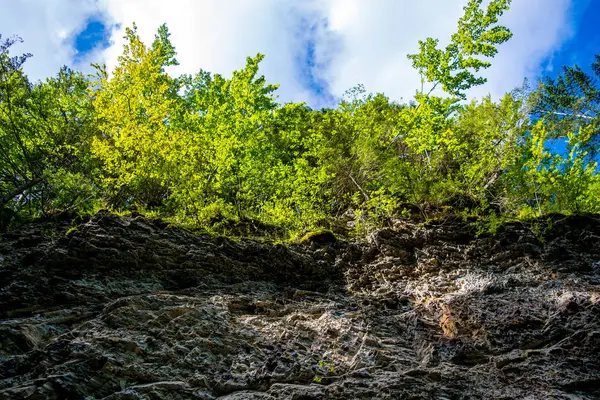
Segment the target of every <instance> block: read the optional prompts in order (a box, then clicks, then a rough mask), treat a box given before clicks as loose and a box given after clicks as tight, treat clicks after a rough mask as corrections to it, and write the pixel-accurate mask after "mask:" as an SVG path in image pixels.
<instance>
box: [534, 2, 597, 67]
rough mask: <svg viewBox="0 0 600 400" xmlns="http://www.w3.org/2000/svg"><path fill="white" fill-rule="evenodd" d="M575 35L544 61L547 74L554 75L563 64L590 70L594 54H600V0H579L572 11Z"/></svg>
mask: <svg viewBox="0 0 600 400" xmlns="http://www.w3.org/2000/svg"><path fill="white" fill-rule="evenodd" d="M571 13H572V15H573V30H574V35H573V37H572V38H571V39H569V40H568V41H567V42H566V43H565V44H563V45H562V46H561V47H559V48H557V49H556V50H555V52H554V54H552V55H551V56H549V57H547V59H546V60H545V61H544V64H545V65H546V68H547V69H548V67H550V70H546V71H544V72H545V73H546V74H548V75H550V76H552V77H554V76H556V74H557V73H560V71H561V69H562V66H563V65H574V64H577V65H579V66H580V67H581V68H582V69H584V70H586V71H588V72H589V71H590V65H591V64H592V63H593V62H594V55H596V54H600V1H598V0H578V1H577V2H575V7H574V8H573V9H572V11H571Z"/></svg>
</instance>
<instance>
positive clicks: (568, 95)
mask: <svg viewBox="0 0 600 400" xmlns="http://www.w3.org/2000/svg"><path fill="white" fill-rule="evenodd" d="M482 3H483V1H482V0H470V1H469V2H468V3H467V5H466V7H465V8H464V15H463V17H462V18H461V19H460V20H459V22H458V29H457V32H456V33H455V34H454V35H452V37H451V40H450V43H449V44H448V45H447V46H446V47H445V48H444V49H441V48H438V44H439V42H438V40H437V39H433V38H428V39H426V40H425V41H422V42H420V52H419V53H417V54H413V55H410V56H409V58H410V59H411V60H412V62H413V66H414V67H415V68H416V69H417V71H419V72H420V73H421V75H422V79H423V82H430V83H432V84H433V88H432V89H431V90H430V91H429V93H425V92H424V91H423V89H421V91H420V92H417V93H416V95H415V98H414V101H411V102H409V103H408V104H404V103H397V102H394V101H390V99H388V98H387V97H386V96H385V95H384V94H368V93H366V92H365V90H364V87H362V86H360V85H359V86H356V87H354V88H352V89H350V90H349V91H348V92H347V93H346V97H345V98H344V99H343V100H342V101H341V102H340V104H339V106H338V107H336V108H334V109H323V110H318V111H317V110H311V109H310V108H309V107H307V106H306V105H305V104H296V103H289V104H283V105H282V104H278V103H277V101H276V90H277V85H273V84H270V83H268V82H267V81H266V79H265V78H264V77H263V76H261V75H260V73H259V71H260V63H261V61H262V60H263V58H264V56H263V55H261V54H257V55H256V56H255V57H248V58H247V59H246V64H245V66H244V67H243V68H242V69H240V70H238V71H235V72H233V74H232V75H231V76H229V77H224V76H221V75H219V74H211V73H209V72H207V71H203V70H200V71H199V72H198V73H196V74H194V75H183V76H179V77H174V76H172V75H171V74H169V73H168V70H169V67H171V66H175V65H178V61H177V59H176V50H175V47H174V46H173V44H172V43H171V41H170V34H169V31H168V29H167V27H166V26H165V25H163V26H161V27H159V29H158V32H157V34H156V36H155V38H154V41H153V42H152V43H151V44H150V45H149V46H147V45H146V44H144V43H143V42H142V41H141V40H140V37H139V36H138V34H137V31H136V27H135V25H133V27H132V28H131V29H127V30H126V36H125V39H126V42H125V46H124V48H123V53H122V55H121V56H120V57H119V59H118V63H117V65H116V67H115V69H114V70H113V71H112V72H110V73H109V71H108V70H107V68H106V66H104V65H95V68H96V72H97V73H96V76H95V77H93V79H90V80H88V79H86V78H85V77H84V76H83V75H82V74H80V73H77V72H74V71H71V70H69V69H68V68H63V69H61V70H60V71H59V73H58V74H57V76H56V77H54V78H51V79H48V80H46V81H45V82H37V83H31V82H29V80H28V79H27V76H26V75H25V74H24V72H23V70H22V65H23V63H24V62H25V61H26V60H27V58H29V55H27V54H26V55H23V56H18V57H11V56H9V53H8V50H9V48H10V46H11V45H12V44H13V43H15V42H16V41H17V39H9V40H8V41H4V42H3V44H2V45H0V208H1V211H2V219H1V220H0V225H1V226H0V227H1V228H2V229H5V228H6V227H9V226H10V225H11V224H13V223H14V221H18V220H21V219H25V218H29V217H35V216H38V215H45V214H49V213H54V212H76V213H80V214H85V213H93V212H95V211H97V210H99V209H105V208H109V209H111V210H113V211H114V212H118V213H121V214H127V213H128V210H129V209H133V208H131V207H132V206H135V207H137V210H139V211H140V212H141V213H143V214H145V215H149V216H152V217H156V218H161V219H164V220H166V221H168V222H169V223H172V224H178V225H181V226H185V227H188V228H190V229H193V230H198V229H202V230H203V231H209V232H218V233H226V234H230V235H235V236H244V235H263V234H264V235H271V236H277V237H278V238H279V239H282V240H283V239H291V238H298V237H300V236H301V233H305V232H309V233H308V234H306V235H305V236H304V238H302V239H300V242H303V241H310V240H313V239H314V238H316V237H318V236H319V235H323V234H331V236H333V234H332V233H331V231H328V230H326V229H324V228H323V227H335V230H336V232H338V230H339V229H342V228H343V226H342V224H341V222H344V223H346V224H347V225H346V228H347V229H348V230H350V231H352V232H354V233H355V234H364V233H367V232H369V231H370V230H371V229H373V228H376V227H381V226H385V225H390V224H392V222H393V219H394V218H398V217H403V218H415V217H416V218H420V219H429V218H432V217H436V216H444V215H447V214H449V213H453V214H457V215H462V216H465V217H466V216H469V217H471V216H478V217H480V219H479V221H480V225H479V227H480V228H481V229H480V233H482V232H483V230H484V229H485V230H486V231H488V232H489V231H492V232H493V231H494V230H496V229H497V228H498V227H499V226H500V225H501V224H502V223H503V222H505V221H510V220H515V219H526V218H532V217H539V216H541V215H544V214H548V213H554V212H561V213H581V212H600V200H599V199H598V196H597V195H596V194H597V193H598V191H599V190H600V180H599V178H598V168H597V165H596V162H595V158H594V157H595V156H596V155H597V140H598V136H599V135H598V126H599V125H598V104H599V103H600V97H599V95H598V93H599V90H598V88H597V83H596V81H595V80H594V79H593V77H591V76H589V75H586V74H585V73H583V72H582V71H581V70H580V69H578V68H577V67H566V68H565V70H564V72H563V74H562V75H561V76H559V77H558V78H557V79H556V80H551V79H546V80H544V81H543V82H542V83H540V85H539V87H538V88H537V89H536V90H535V91H534V92H532V93H526V92H525V91H515V92H513V93H510V94H507V95H506V96H504V97H503V98H502V99H500V100H499V101H493V100H492V99H491V97H489V96H488V97H484V98H483V99H481V100H478V101H477V100H473V101H471V102H468V103H465V102H461V99H465V91H466V90H468V89H469V88H471V87H473V86H476V85H480V84H482V83H483V82H485V79H484V78H483V77H481V76H479V75H478V72H479V71H481V70H482V69H485V68H488V67H489V66H490V60H491V58H492V57H494V56H495V55H496V53H497V51H498V49H497V46H499V45H500V44H502V43H504V42H506V41H507V40H508V39H509V38H510V37H511V33H510V31H509V30H508V29H507V28H505V27H503V26H501V25H498V20H499V17H500V16H501V15H502V14H503V13H504V12H505V11H506V10H507V9H508V7H509V5H510V1H509V0H492V1H490V2H489V3H488V5H487V7H486V8H485V9H484V8H482ZM592 69H593V71H594V73H595V74H596V75H598V74H599V73H600V58H599V59H598V61H597V62H596V64H594V65H593V68H592ZM438 85H441V87H442V88H443V89H444V91H445V92H446V93H447V94H449V95H450V97H440V96H436V95H433V94H432V93H433V90H434V89H435V87H436V86H438ZM557 138H563V139H565V140H566V142H567V148H568V154H555V153H552V152H551V151H549V149H548V143H549V141H551V140H555V139H557ZM340 221H341V222H340ZM352 232H350V233H352ZM69 233H70V232H69Z"/></svg>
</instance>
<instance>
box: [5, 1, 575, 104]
mask: <svg viewBox="0 0 600 400" xmlns="http://www.w3.org/2000/svg"><path fill="white" fill-rule="evenodd" d="M572 1H573V0H514V1H513V6H512V9H511V10H510V11H509V12H508V13H507V14H506V15H505V16H504V17H503V19H502V22H503V23H505V24H506V25H508V26H509V27H510V28H511V29H512V31H513V32H514V34H515V36H514V38H513V40H511V41H510V42H509V43H506V44H505V45H503V46H501V48H500V54H499V55H498V56H497V57H496V58H495V59H494V60H493V67H492V68H490V69H489V70H488V71H486V72H485V75H486V76H488V77H489V80H490V81H489V83H488V84H486V85H485V86H484V87H481V88H477V89H475V90H473V91H472V92H471V93H470V94H471V95H474V96H475V95H476V96H479V95H481V94H484V93H487V92H491V93H492V94H493V95H494V96H495V97H498V96H499V95H501V94H502V93H504V92H506V91H508V90H510V89H512V88H513V87H515V86H518V85H520V84H521V83H522V80H523V78H524V77H526V76H528V77H535V76H536V75H537V74H538V73H539V72H540V71H542V68H543V66H542V65H540V64H541V63H542V62H543V60H544V59H546V58H547V57H548V56H551V54H552V52H553V51H554V50H555V49H556V48H558V47H559V46H560V45H561V43H564V42H565V41H566V40H567V39H568V38H569V37H570V35H571V34H572V32H571V30H570V29H571V26H572V22H571V20H570V15H571V14H570V7H571V3H572ZM464 3H465V1H462V0H418V1H416V0H304V1H301V2H299V1H296V0H171V1H164V0H14V1H11V2H10V5H6V6H4V9H3V12H2V13H0V26H1V27H2V28H1V29H2V31H1V32H0V33H2V34H3V35H10V34H15V33H18V34H20V35H21V36H22V37H23V38H24V39H25V41H26V43H25V44H24V45H21V46H20V47H19V48H18V49H15V50H16V51H30V52H32V53H34V55H35V57H34V59H32V60H30V61H29V62H28V64H29V65H27V72H28V73H29V74H30V76H32V77H33V78H41V77H44V76H48V75H53V74H54V73H55V72H56V71H57V70H58V68H59V67H60V66H61V65H62V64H65V63H66V64H72V59H73V57H74V55H75V50H74V49H73V35H74V34H76V33H77V32H79V31H81V29H82V28H83V26H84V25H85V22H86V20H87V18H89V17H90V16H91V15H94V14H96V15H97V14H98V13H100V14H102V15H104V17H105V18H106V20H107V22H109V23H118V24H120V25H121V28H120V29H115V30H114V31H113V33H112V38H111V39H112V40H113V41H114V44H113V45H112V46H111V47H110V48H109V49H107V50H106V51H104V52H102V53H99V52H96V53H93V54H92V55H90V56H88V58H87V59H86V60H85V61H86V62H87V61H90V60H95V61H97V60H99V59H101V58H103V59H104V60H105V61H106V62H107V64H108V65H109V66H111V65H114V63H115V61H116V58H117V57H118V55H119V54H120V53H121V49H122V43H123V42H122V36H123V29H124V28H125V27H127V26H131V24H132V22H133V21H135V22H136V23H137V25H138V31H139V33H140V35H141V37H142V39H143V40H144V41H146V42H150V41H151V40H152V39H153V37H154V34H155V32H156V29H157V28H158V26H159V25H160V24H162V23H164V22H166V23H167V25H168V26H169V30H170V31H171V33H172V37H171V38H172V40H173V43H174V44H175V46H176V48H177V51H178V59H179V61H180V63H181V65H180V66H179V67H177V68H176V69H175V70H174V72H175V73H194V72H196V71H198V70H199V69H200V68H202V69H204V70H207V71H211V72H218V73H221V74H223V75H229V74H230V73H231V71H233V70H235V69H239V68H242V67H243V66H244V63H245V57H246V56H253V55H255V54H256V53H258V52H261V53H266V55H267V57H266V59H265V61H263V63H262V66H261V68H262V70H261V72H262V73H263V74H265V75H266V77H267V79H268V80H269V81H270V82H273V83H280V84H281V88H280V90H279V96H280V99H281V100H282V101H303V100H304V101H308V102H309V104H311V105H317V106H320V105H323V102H324V101H326V100H324V99H323V98H322V97H319V95H317V94H316V93H314V91H313V90H311V88H310V87H307V82H306V79H307V78H306V77H307V76H310V75H312V76H313V77H315V78H316V79H321V80H324V81H325V82H327V83H328V85H329V89H330V90H331V92H332V94H333V95H335V96H340V95H341V94H342V93H343V92H344V91H345V90H346V89H349V88H350V87H352V86H354V85H356V84H358V83H364V84H365V86H366V89H367V90H368V91H372V92H384V93H386V94H387V95H388V96H390V97H391V98H393V99H400V98H401V97H403V98H404V99H405V100H408V99H409V98H410V97H412V95H413V94H414V92H415V90H416V89H417V88H418V87H419V86H420V84H419V77H418V76H417V74H416V72H415V71H414V70H413V69H412V68H411V66H410V62H409V60H407V58H406V54H408V53H412V52H415V51H416V50H417V48H418V44H417V41H418V40H419V39H424V38H425V37H428V36H432V37H439V38H440V39H442V42H443V41H444V39H447V38H448V37H449V36H450V34H451V33H452V32H453V31H454V29H455V27H456V21H457V20H458V18H459V16H460V15H461V13H462V6H463V4H464ZM549 3H551V5H550V4H549ZM7 11H8V12H7ZM323 21H326V23H324V22H323ZM307 40H311V41H313V44H314V49H313V50H314V54H313V60H312V62H313V65H312V66H310V67H307V66H303V65H298V57H299V56H301V55H302V54H305V53H306V51H305V49H303V46H305V44H306V42H307ZM301 68H305V69H306V68H308V69H309V70H310V71H309V72H310V73H308V74H307V72H306V71H304V73H303V71H301ZM88 70H89V69H88Z"/></svg>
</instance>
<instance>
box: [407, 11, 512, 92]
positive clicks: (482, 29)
mask: <svg viewBox="0 0 600 400" xmlns="http://www.w3.org/2000/svg"><path fill="white" fill-rule="evenodd" d="M482 2H483V0H469V3H468V4H467V5H466V6H465V7H464V15H463V16H462V18H461V19H460V20H459V21H458V30H457V32H456V33H454V34H453V35H452V38H451V41H450V44H448V46H446V48H445V49H444V50H442V49H439V48H438V44H439V40H438V39H433V38H427V39H425V40H424V41H419V50H420V51H419V53H418V54H411V55H409V56H408V58H409V59H411V60H412V63H413V67H414V68H415V69H416V70H417V71H419V73H420V74H421V78H422V80H423V81H424V82H433V83H434V84H435V85H436V86H437V85H438V84H441V85H442V88H443V89H444V91H445V92H447V93H449V94H451V95H453V96H457V97H460V98H462V99H464V98H465V95H464V91H465V90H467V89H469V88H470V87H473V86H477V85H481V84H483V83H485V82H486V79H485V78H483V77H478V76H475V74H474V73H473V72H472V71H474V72H479V70H480V69H482V68H483V69H485V68H489V67H490V65H491V63H490V62H489V61H486V60H485V59H482V58H480V57H486V58H491V57H494V56H495V55H496V54H497V53H498V49H497V48H496V46H497V45H499V44H502V43H504V42H506V41H508V40H509V39H510V38H511V37H512V33H511V32H510V31H509V30H508V29H507V28H506V27H504V26H501V25H496V24H497V22H498V18H499V17H500V16H501V15H502V14H503V13H504V12H505V11H506V10H508V8H509V6H510V3H511V0H492V1H491V2H490V3H489V4H488V7H487V9H486V10H485V11H484V10H482V9H481V3H482Z"/></svg>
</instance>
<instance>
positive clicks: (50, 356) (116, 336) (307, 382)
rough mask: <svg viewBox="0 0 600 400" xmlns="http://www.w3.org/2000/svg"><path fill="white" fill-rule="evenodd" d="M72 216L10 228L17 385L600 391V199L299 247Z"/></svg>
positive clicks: (192, 395)
mask: <svg viewBox="0 0 600 400" xmlns="http://www.w3.org/2000/svg"><path fill="white" fill-rule="evenodd" d="M540 226H541V227H542V228H543V227H544V226H546V225H545V224H541V225H540ZM69 227H70V222H69V221H63V222H60V221H45V222H44V221H39V222H37V223H33V224H30V225H26V226H23V227H22V228H20V229H19V230H17V231H15V232H13V233H11V234H6V235H5V236H4V238H3V239H2V242H1V243H0V254H1V259H2V261H1V265H0V398H1V399H24V398H27V399H86V398H87V399H92V398H98V399H100V398H105V399H215V398H218V399H228V400H233V399H256V400H259V399H260V400H263V399H265V400H266V399H295V400H301V399H304V400H308V399H403V398H407V399H408V398H411V399H461V398H474V399H476V398H480V399H491V398H494V399H525V398H528V399H592V398H600V218H598V217H595V216H583V217H569V218H565V217H558V216H555V217H553V218H552V224H551V226H550V229H546V231H545V232H544V236H543V237H544V241H543V242H542V241H540V240H539V239H538V236H540V235H539V234H538V235H536V234H535V233H534V230H532V229H529V228H527V227H525V226H524V225H521V224H513V225H508V226H505V227H504V228H502V229H501V230H500V231H499V232H498V234H497V235H496V236H494V237H491V236H488V237H480V238H478V239H477V238H475V235H474V233H473V230H472V229H471V228H470V227H469V226H468V225H466V224H464V223H462V222H457V221H446V222H438V223H435V224H429V225H426V226H413V225H410V224H402V223H398V224H397V226H396V227H395V228H394V229H388V230H381V231H378V232H376V233H374V234H373V235H372V236H371V237H370V238H369V241H368V242H367V243H363V244H352V243H347V242H344V241H337V242H334V243H326V244H317V243H313V244H312V245H311V246H291V247H285V246H282V245H266V244H258V243H255V242H251V241H242V242H232V241H230V240H227V239H218V238H211V237H202V236H200V237H199V236H194V235H192V234H191V233H188V232H186V231H184V230H181V229H171V228H168V227H166V226H165V225H163V224H160V223H158V222H152V221H148V220H145V219H143V218H142V217H118V216H114V215H110V214H107V213H99V214H97V215H96V216H94V217H93V218H91V219H90V220H89V221H87V222H84V223H81V224H80V225H79V226H78V227H77V229H76V230H73V229H71V230H70V231H69V232H68V234H66V232H67V230H68V229H69Z"/></svg>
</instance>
